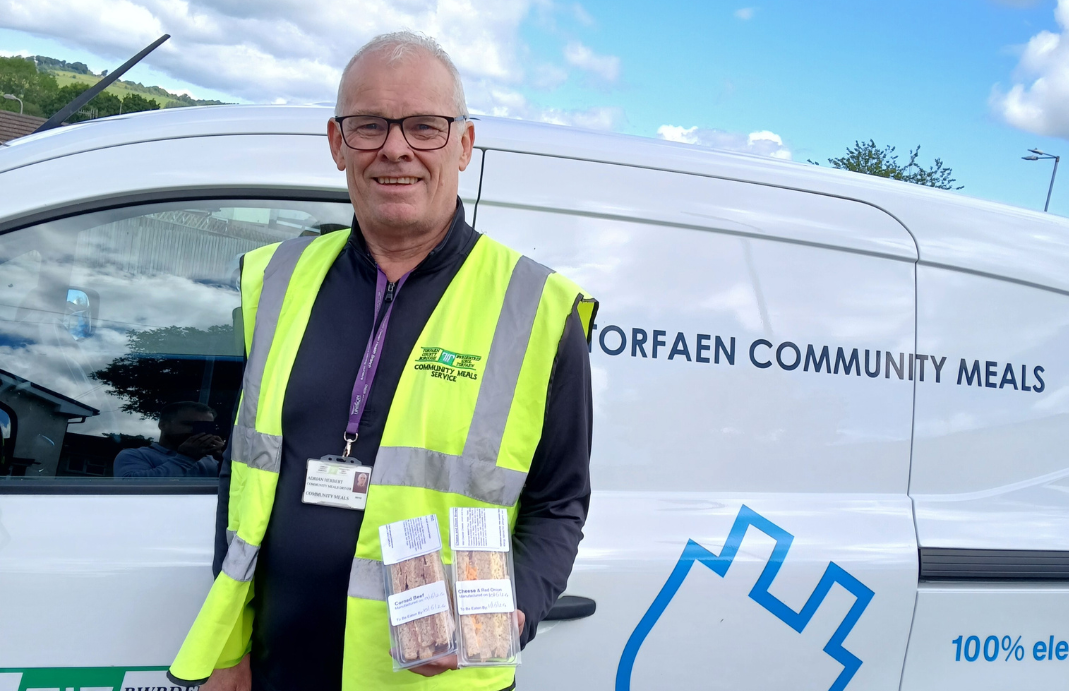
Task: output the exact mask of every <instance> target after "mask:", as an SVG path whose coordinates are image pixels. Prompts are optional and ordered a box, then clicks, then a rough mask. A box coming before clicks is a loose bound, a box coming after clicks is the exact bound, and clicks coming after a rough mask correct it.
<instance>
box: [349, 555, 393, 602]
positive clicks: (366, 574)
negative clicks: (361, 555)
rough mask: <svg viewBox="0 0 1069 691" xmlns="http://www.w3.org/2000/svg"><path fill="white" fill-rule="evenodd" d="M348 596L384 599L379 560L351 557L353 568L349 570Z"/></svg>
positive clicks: (384, 590)
mask: <svg viewBox="0 0 1069 691" xmlns="http://www.w3.org/2000/svg"><path fill="white" fill-rule="evenodd" d="M349 597H359V598H362V599H364V600H385V599H386V584H385V583H384V582H383V573H382V562H381V561H375V560H374V559H353V568H352V569H351V570H350V571H349Z"/></svg>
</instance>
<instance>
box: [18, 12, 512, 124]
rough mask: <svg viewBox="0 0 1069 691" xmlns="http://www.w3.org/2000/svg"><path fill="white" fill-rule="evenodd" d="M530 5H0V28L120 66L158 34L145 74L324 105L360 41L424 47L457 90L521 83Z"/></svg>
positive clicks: (258, 98)
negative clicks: (408, 40)
mask: <svg viewBox="0 0 1069 691" xmlns="http://www.w3.org/2000/svg"><path fill="white" fill-rule="evenodd" d="M531 1H533V0H493V1H486V2H472V1H471V0H436V1H435V0H359V1H357V0H338V1H336V2H315V3H310V2H301V1H300V0H261V1H259V2H255V3H245V2H233V0H81V1H80V2H69V1H64V0H34V2H24V1H23V0H0V27H3V28H8V29H15V30H19V31H25V32H29V33H33V34H38V35H45V36H50V37H54V38H57V39H59V40H61V41H65V42H67V43H69V44H71V45H75V46H77V47H79V48H82V49H86V50H89V51H91V52H93V53H96V54H98V55H100V56H102V57H104V58H107V59H111V60H114V61H115V62H116V64H118V63H120V62H122V61H123V60H125V59H126V58H128V57H129V56H130V55H132V54H133V53H135V52H137V51H138V50H140V49H141V48H143V47H144V46H145V45H147V44H149V43H150V42H152V41H153V40H155V39H156V38H157V37H158V36H160V35H161V34H163V33H164V32H167V33H170V34H171V35H172V38H171V40H169V41H168V42H167V43H165V44H163V45H162V46H160V47H159V48H158V49H156V51H155V52H154V53H153V54H152V55H150V56H149V57H148V58H146V61H145V62H146V63H147V64H149V65H151V66H152V67H154V68H156V69H158V70H162V71H164V72H166V73H168V74H170V75H172V76H174V77H176V78H179V79H182V80H183V81H186V82H190V83H193V84H196V85H198V86H202V87H205V88H209V89H214V90H216V91H220V92H223V93H229V94H233V95H235V96H239V97H242V98H246V99H248V100H251V101H255V102H267V103H270V102H274V101H276V100H278V99H281V100H283V101H285V102H299V103H306V102H319V101H327V100H330V101H332V100H333V98H334V93H335V91H336V89H337V82H338V77H339V76H340V74H341V68H342V67H343V66H344V65H345V63H346V62H347V61H348V59H349V57H350V56H351V55H352V54H353V52H355V51H356V49H357V48H359V47H360V46H361V45H362V44H363V43H364V42H365V41H367V40H368V39H370V38H371V37H373V36H375V35H377V34H380V33H383V32H386V31H395V30H398V29H401V28H406V27H407V28H411V29H415V30H418V31H423V32H425V33H427V34H429V35H431V36H435V37H436V38H437V39H438V40H439V41H440V42H441V43H442V45H443V47H444V48H445V49H446V50H447V51H448V52H449V54H450V56H451V57H452V58H453V60H454V61H455V62H456V63H457V66H458V68H459V69H460V71H461V74H462V75H463V76H464V78H465V80H480V79H490V80H495V81H496V82H498V83H499V84H502V85H514V84H518V83H520V82H521V81H522V80H523V78H524V72H523V69H522V63H521V60H520V59H519V39H518V30H519V25H520V23H521V21H522V20H523V19H524V17H525V16H526V15H527V13H528V10H529V7H530V3H531Z"/></svg>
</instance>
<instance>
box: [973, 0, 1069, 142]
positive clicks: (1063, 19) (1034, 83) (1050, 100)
mask: <svg viewBox="0 0 1069 691" xmlns="http://www.w3.org/2000/svg"><path fill="white" fill-rule="evenodd" d="M1054 17H1055V19H1056V20H1057V22H1058V24H1059V25H1060V26H1061V29H1062V32H1061V33H1053V32H1050V31H1046V30H1044V31H1040V32H1039V33H1038V34H1036V35H1035V36H1033V37H1032V38H1031V40H1029V41H1028V44H1027V45H1026V46H1025V48H1024V52H1023V53H1022V55H1021V60H1020V63H1019V64H1018V66H1017V72H1016V78H1015V80H1014V81H1015V83H1014V85H1013V86H1012V87H1011V88H1010V90H1009V91H1003V90H1002V88H1001V87H1000V86H998V85H996V86H995V88H994V89H993V91H992V95H991V104H992V107H993V108H994V109H995V111H996V112H997V113H998V114H999V115H1000V116H1001V117H1002V118H1003V119H1004V120H1005V121H1006V122H1007V123H1009V124H1010V125H1013V126H1014V127H1017V128H1019V129H1022V130H1025V131H1027V132H1033V133H1035V134H1042V135H1048V136H1054V137H1065V138H1069V107H1067V105H1066V104H1069V0H1058V6H1057V8H1056V9H1055V10H1054Z"/></svg>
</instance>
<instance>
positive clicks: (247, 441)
mask: <svg viewBox="0 0 1069 691" xmlns="http://www.w3.org/2000/svg"><path fill="white" fill-rule="evenodd" d="M242 407H243V408H244V404H243V405H242ZM254 407H255V406H254ZM230 440H231V444H233V451H232V452H231V453H232V457H233V458H234V459H235V460H238V461H241V462H242V463H244V464H245V465H247V466H249V467H250V468H259V469H260V470H267V471H270V472H272V473H277V472H278V469H279V467H281V465H282V436H281V435H277V434H264V433H263V432H257V431H256V430H255V429H253V428H251V427H246V426H245V425H241V424H238V425H234V431H233V432H232V433H231V436H230Z"/></svg>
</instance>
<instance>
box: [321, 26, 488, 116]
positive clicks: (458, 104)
mask: <svg viewBox="0 0 1069 691" xmlns="http://www.w3.org/2000/svg"><path fill="white" fill-rule="evenodd" d="M378 52H385V53H386V61H387V64H393V63H396V62H400V61H401V60H404V59H406V58H408V57H410V56H412V55H414V54H416V53H418V52H422V53H424V54H426V55H430V56H431V57H433V58H436V59H437V60H438V62H440V63H442V64H443V65H445V68H446V69H447V70H449V74H450V76H452V77H453V106H454V108H456V111H457V112H456V115H458V116H463V117H467V115H468V105H467V103H466V101H465V100H464V83H463V82H462V81H461V80H460V71H459V70H457V66H456V65H454V64H453V61H452V60H451V59H450V58H449V53H447V52H445V50H444V49H443V48H442V47H441V46H440V45H438V42H437V41H435V40H434V39H433V38H431V37H430V36H427V35H426V34H422V33H417V32H415V31H409V30H407V29H406V30H404V31H394V32H392V33H389V34H379V35H378V36H376V37H375V38H373V39H371V40H370V41H368V42H367V43H365V44H364V45H363V46H362V47H361V48H360V50H358V51H356V55H354V56H353V57H352V58H350V60H349V63H348V64H347V65H346V66H345V69H344V70H342V73H341V79H340V80H339V81H338V100H337V102H336V103H335V105H334V114H335V115H342V114H343V113H342V112H341V104H342V90H343V88H344V87H345V78H346V77H348V76H349V72H350V71H351V70H352V69H353V65H355V64H356V62H357V61H358V60H359V59H360V58H362V57H364V56H365V55H367V54H368V53H378ZM443 114H444V113H443ZM435 115H437V113H435Z"/></svg>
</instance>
